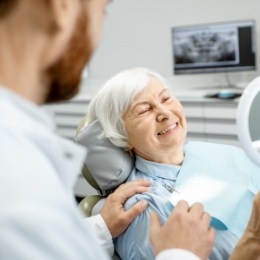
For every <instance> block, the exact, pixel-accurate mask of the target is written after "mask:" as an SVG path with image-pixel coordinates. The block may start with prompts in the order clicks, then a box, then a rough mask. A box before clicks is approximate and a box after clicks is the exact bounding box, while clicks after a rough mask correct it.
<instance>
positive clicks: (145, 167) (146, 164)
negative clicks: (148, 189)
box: [135, 155, 181, 181]
mask: <svg viewBox="0 0 260 260" xmlns="http://www.w3.org/2000/svg"><path fill="white" fill-rule="evenodd" d="M135 167H136V169H138V170H139V171H141V172H142V173H144V174H145V175H147V174H149V176H150V177H155V178H161V179H167V180H172V181H175V180H176V179H177V176H178V174H179V171H180V169H181V166H179V165H170V164H162V163H156V162H151V161H147V160H145V159H143V158H141V157H140V156H138V155H136V162H135Z"/></svg>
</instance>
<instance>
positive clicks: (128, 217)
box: [100, 180, 151, 238]
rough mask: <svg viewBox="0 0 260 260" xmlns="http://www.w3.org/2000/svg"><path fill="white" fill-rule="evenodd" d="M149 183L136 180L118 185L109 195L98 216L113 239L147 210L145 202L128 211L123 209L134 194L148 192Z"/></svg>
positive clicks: (138, 203)
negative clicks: (101, 218)
mask: <svg viewBox="0 0 260 260" xmlns="http://www.w3.org/2000/svg"><path fill="white" fill-rule="evenodd" d="M150 186H151V183H150V182H149V181H144V180H136V181H132V182H128V183H125V184H122V185H120V186H119V187H118V188H117V189H116V190H115V191H114V192H113V193H112V194H110V195H109V196H108V197H107V199H106V202H105V205H104V206H103V208H102V210H101V212H100V214H101V216H102V217H103V219H104V221H105V223H106V225H107V227H108V229H109V231H110V233H111V235H112V237H113V238H116V237H118V236H119V235H121V234H122V233H123V232H124V231H125V230H126V228H127V227H128V225H129V224H130V223H131V222H132V221H133V220H134V218H136V217H137V216H138V215H139V214H141V213H142V212H143V211H144V210H145V209H146V208H147V205H148V203H147V201H145V200H142V201H139V202H137V203H136V204H135V205H134V206H133V207H132V208H130V209H129V210H127V211H126V210H125V209H124V204H125V202H126V200H127V199H128V198H130V197H131V196H133V195H134V194H136V193H143V192H149V191H150V190H149V187H150Z"/></svg>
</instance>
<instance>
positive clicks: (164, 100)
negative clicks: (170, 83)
mask: <svg viewBox="0 0 260 260" xmlns="http://www.w3.org/2000/svg"><path fill="white" fill-rule="evenodd" d="M168 100H170V97H164V98H163V99H162V103H164V102H166V101H168Z"/></svg>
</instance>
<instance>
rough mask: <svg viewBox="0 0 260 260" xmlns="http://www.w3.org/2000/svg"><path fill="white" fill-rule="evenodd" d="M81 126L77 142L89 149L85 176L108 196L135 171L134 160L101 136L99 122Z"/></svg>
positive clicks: (85, 162)
mask: <svg viewBox="0 0 260 260" xmlns="http://www.w3.org/2000/svg"><path fill="white" fill-rule="evenodd" d="M83 120H84V119H83ZM80 125H81V129H78V134H77V136H76V138H75V142H76V143H78V144H81V145H83V146H84V147H86V148H87V155H86V158H85V161H84V167H83V171H82V173H83V176H84V177H85V178H86V179H87V181H88V182H90V184H91V185H92V186H93V187H94V188H96V189H97V190H101V191H104V194H106V191H107V190H113V189H115V188H117V187H118V186H119V185H120V184H122V183H124V182H125V181H126V179H127V178H128V176H129V175H130V173H131V171H132V170H133V167H134V158H132V157H130V155H129V154H128V152H126V151H125V150H124V149H123V148H121V147H117V146H115V145H113V144H112V143H111V142H110V140H109V139H107V138H106V137H104V136H103V135H101V133H102V126H101V124H100V122H99V121H98V120H96V121H94V122H92V123H91V124H89V125H87V126H85V127H84V126H82V122H81V123H80ZM89 173H90V174H91V176H92V177H93V179H94V184H93V182H92V181H91V180H89V179H91V176H90V178H89V176H88V174H89ZM95 182H96V184H97V186H98V187H96V185H95ZM108 193H109V192H108Z"/></svg>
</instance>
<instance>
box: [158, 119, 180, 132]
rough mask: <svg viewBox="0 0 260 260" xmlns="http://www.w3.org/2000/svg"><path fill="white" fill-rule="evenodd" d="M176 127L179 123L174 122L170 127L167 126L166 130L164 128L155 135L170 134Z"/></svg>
mask: <svg viewBox="0 0 260 260" xmlns="http://www.w3.org/2000/svg"><path fill="white" fill-rule="evenodd" d="M178 125H179V123H178V122H175V123H173V124H171V125H170V126H168V127H167V128H165V129H163V130H162V131H160V132H159V133H158V134H157V135H166V134H170V133H172V132H174V131H175V130H177V128H178Z"/></svg>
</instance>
